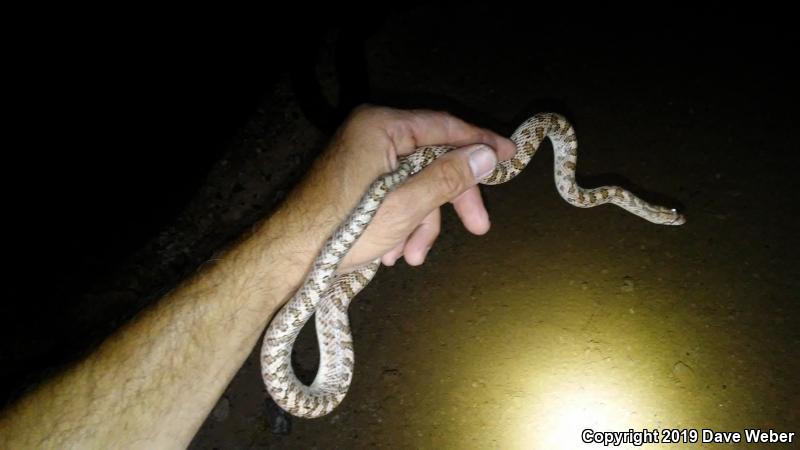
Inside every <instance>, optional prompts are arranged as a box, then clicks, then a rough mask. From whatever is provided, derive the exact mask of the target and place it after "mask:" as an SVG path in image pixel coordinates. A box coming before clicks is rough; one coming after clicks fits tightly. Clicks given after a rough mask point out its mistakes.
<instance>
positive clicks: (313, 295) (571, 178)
mask: <svg viewBox="0 0 800 450" xmlns="http://www.w3.org/2000/svg"><path fill="white" fill-rule="evenodd" d="M545 137H548V138H549V139H550V141H551V142H552V144H553V151H554V155H555V157H554V162H555V168H554V171H555V183H556V188H557V189H558V192H559V193H560V194H561V196H562V197H563V198H564V199H565V200H566V201H567V202H569V203H570V204H572V205H574V206H578V207H581V208H590V207H593V206H597V205H602V204H605V203H612V204H615V205H617V206H619V207H621V208H624V209H625V210H627V211H629V212H631V213H633V214H635V215H637V216H639V217H642V218H644V219H647V220H649V221H650V222H653V223H657V224H663V225H680V224H683V223H684V222H685V220H684V218H683V216H682V215H680V214H678V213H677V212H676V211H675V210H674V209H669V208H665V207H662V206H657V205H653V204H650V203H647V202H645V201H644V200H642V199H640V198H638V197H636V196H635V195H634V194H632V193H630V192H628V191H626V190H624V189H622V188H620V187H617V186H603V187H598V188H594V189H583V188H581V187H580V186H578V185H577V183H576V182H575V164H576V161H577V156H578V152H577V149H578V143H577V139H576V137H575V131H574V130H573V128H572V125H570V124H569V122H567V120H566V119H565V118H564V117H562V116H560V115H558V114H552V113H542V114H537V115H535V116H533V117H531V118H530V119H528V120H526V121H525V122H524V123H523V124H522V125H520V127H519V128H517V130H516V131H515V132H514V134H513V135H512V136H511V140H512V141H513V142H514V143H515V144H516V146H517V153H516V155H515V156H514V158H512V159H511V160H509V161H501V162H500V163H498V165H497V167H496V168H495V170H494V172H492V173H491V174H489V175H488V176H486V177H484V178H483V179H482V180H481V183H482V184H500V183H505V182H506V181H508V180H510V179H512V178H514V177H515V176H516V175H517V174H519V173H520V172H521V171H522V170H523V169H524V168H525V166H526V165H527V164H528V161H530V160H531V158H532V157H533V155H534V153H536V150H537V149H538V148H539V144H540V143H541V142H542V140H543V139H544V138H545ZM452 149H453V147H446V146H430V147H422V148H420V149H418V150H417V151H416V152H414V153H413V154H411V155H408V156H407V157H404V158H401V159H400V165H399V168H398V169H397V170H396V171H394V172H392V173H389V174H387V175H384V176H382V177H380V178H378V179H377V180H376V181H375V182H373V183H372V185H371V186H370V188H369V190H368V191H367V193H366V194H365V195H364V197H363V198H362V199H361V201H360V202H359V203H358V205H357V206H356V208H355V209H354V210H353V211H352V212H351V213H350V216H349V217H348V218H347V219H346V220H345V221H344V222H343V223H342V224H341V225H340V226H339V227H338V228H337V230H336V231H335V232H334V233H333V235H332V236H331V237H330V239H329V240H328V241H327V242H326V243H325V245H324V247H323V249H322V251H321V252H320V254H319V256H317V259H316V260H315V261H314V265H313V266H312V267H313V268H312V270H311V272H310V273H309V274H308V275H307V277H306V280H305V282H304V284H303V286H302V287H301V288H300V290H298V291H297V293H296V294H295V295H294V297H292V299H291V300H289V301H288V302H287V303H286V304H285V305H284V306H283V308H282V309H281V310H280V311H279V312H278V313H277V314H276V315H275V317H274V318H273V319H272V322H271V323H270V325H269V327H268V329H267V332H266V334H265V336H264V343H263V346H262V349H261V368H262V371H261V373H262V376H263V378H264V384H265V385H266V388H267V391H268V392H269V394H270V395H271V396H272V398H273V399H274V400H275V402H276V403H277V404H278V405H279V406H280V407H281V408H283V409H284V410H286V411H287V412H289V413H291V414H293V415H295V416H299V417H306V418H313V417H320V416H324V415H325V414H328V413H329V412H331V411H332V410H333V409H334V408H335V407H336V406H337V405H339V403H340V402H341V401H342V399H344V397H345V395H346V394H347V390H348V388H349V387H350V382H351V380H352V377H353V367H354V361H355V359H354V355H353V341H352V336H351V334H350V326H349V321H348V317H347V307H348V305H349V304H350V301H351V300H352V299H353V297H354V296H355V295H357V294H358V292H359V291H361V289H363V288H364V286H366V285H367V283H369V281H370V280H371V279H372V277H373V276H374V275H375V272H376V271H377V270H378V267H379V265H380V260H375V261H373V262H372V263H371V264H369V265H367V266H365V267H362V268H359V269H356V270H353V271H351V272H349V273H345V274H341V275H336V276H335V274H334V272H335V271H336V268H337V267H338V265H339V262H340V261H341V260H342V258H343V257H344V255H345V254H346V253H347V252H348V250H349V249H350V247H351V246H352V245H353V243H354V242H355V241H356V240H357V239H358V237H359V236H360V235H361V233H362V232H363V231H364V229H365V228H366V227H367V225H368V224H369V222H370V220H371V219H372V217H373V216H374V215H375V212H376V211H377V209H378V207H379V206H380V204H381V202H382V201H383V199H384V198H385V197H386V195H387V194H388V193H389V192H390V191H391V190H392V189H394V188H395V187H397V186H399V185H400V184H402V183H403V182H404V181H405V180H406V179H407V178H408V177H410V176H412V175H414V174H415V173H417V172H419V171H420V170H422V169H423V168H424V167H425V166H427V165H428V164H430V163H431V162H433V161H434V160H435V159H436V158H438V157H439V156H441V155H443V154H445V153H446V152H448V151H449V150H452ZM314 313H316V319H315V320H316V327H317V340H318V342H319V354H320V361H319V369H318V371H317V375H316V378H315V379H314V381H313V383H312V384H311V385H310V386H306V385H304V384H303V383H302V382H300V380H298V379H297V377H296V376H295V374H294V371H293V369H292V364H291V354H292V346H293V345H294V341H295V339H296V337H297V335H298V333H299V332H300V329H301V328H302V327H303V325H304V324H305V323H306V321H308V319H309V318H310V317H311V315H313V314H314Z"/></svg>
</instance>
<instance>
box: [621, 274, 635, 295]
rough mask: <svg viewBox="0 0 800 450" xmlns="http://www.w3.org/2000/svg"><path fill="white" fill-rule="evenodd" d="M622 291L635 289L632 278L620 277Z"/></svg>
mask: <svg viewBox="0 0 800 450" xmlns="http://www.w3.org/2000/svg"><path fill="white" fill-rule="evenodd" d="M621 289H622V292H633V291H634V289H635V286H634V283H633V278H631V277H628V276H626V277H625V278H623V279H622V288H621Z"/></svg>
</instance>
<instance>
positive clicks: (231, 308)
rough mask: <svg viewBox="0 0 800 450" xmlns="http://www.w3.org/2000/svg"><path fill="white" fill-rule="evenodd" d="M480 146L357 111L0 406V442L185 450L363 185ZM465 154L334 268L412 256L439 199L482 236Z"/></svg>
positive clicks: (449, 124) (436, 120)
mask: <svg viewBox="0 0 800 450" xmlns="http://www.w3.org/2000/svg"><path fill="white" fill-rule="evenodd" d="M480 142H482V143H485V144H488V145H490V146H492V147H493V148H495V149H496V150H497V152H498V153H499V155H500V157H501V158H503V159H507V158H509V157H510V156H511V154H512V153H513V144H511V143H510V141H508V140H507V139H504V138H501V137H499V136H497V135H495V134H494V133H491V132H489V131H486V130H481V129H479V128H476V127H473V126H470V125H467V124H465V123H463V122H461V121H460V120H458V119H455V118H453V117H451V116H449V115H445V114H441V113H434V112H428V111H398V110H392V109H387V108H362V109H360V110H359V111H357V112H356V113H354V114H353V115H352V116H351V118H350V119H349V120H348V122H347V124H346V125H344V126H343V127H342V128H341V129H340V130H339V132H337V134H336V136H334V138H333V139H332V141H331V144H330V145H329V148H328V149H327V150H326V151H325V152H324V154H323V155H322V156H321V157H320V158H319V159H318V160H317V161H316V162H315V164H314V166H313V168H312V169H311V171H309V174H308V175H307V177H306V178H305V179H304V180H303V181H302V182H301V183H300V185H299V186H298V187H297V189H295V190H294V191H293V192H292V193H291V195H290V196H289V198H288V199H287V200H286V202H284V204H283V205H282V206H281V207H280V208H279V209H278V210H277V211H276V212H275V213H274V214H273V215H272V216H271V217H270V218H269V219H267V220H265V221H264V222H263V223H261V224H259V225H258V226H256V227H255V228H254V230H253V232H252V233H250V234H249V235H247V236H244V237H242V238H241V239H240V240H239V241H238V242H236V243H234V244H232V245H231V246H229V247H228V249H226V250H225V251H223V252H222V253H221V254H220V255H218V256H217V257H215V258H214V260H213V262H211V263H209V264H206V265H205V266H204V267H203V269H202V270H200V271H198V273H197V274H195V275H194V276H193V277H191V278H190V279H188V280H186V281H185V282H183V283H182V284H180V285H179V286H178V287H176V288H175V289H174V290H173V291H172V292H170V293H169V294H167V295H166V296H164V298H162V299H160V300H159V301H157V302H155V303H154V304H153V305H152V306H151V307H149V308H147V309H145V310H144V311H143V312H142V313H141V314H139V315H138V316H137V317H135V318H134V319H133V320H132V321H131V322H130V323H128V324H127V325H125V326H124V327H123V328H121V329H120V330H118V331H117V332H116V333H114V334H113V335H112V336H110V337H109V338H108V339H107V340H106V341H105V342H103V343H102V344H101V345H100V347H99V348H98V349H97V350H96V351H94V352H93V353H91V354H90V355H89V356H88V357H86V358H85V359H83V360H81V361H79V362H78V363H76V364H75V365H73V366H72V367H71V368H69V369H68V370H66V371H64V372H63V373H61V374H60V375H58V376H56V377H54V378H53V379H51V380H48V381H46V382H45V383H43V384H41V385H40V386H38V387H37V388H36V389H35V390H33V391H32V392H31V393H30V394H28V395H26V396H25V397H23V398H22V399H20V401H18V402H17V403H16V404H14V405H12V407H10V408H8V409H6V410H5V411H3V412H1V413H0V447H2V448H29V447H36V448H69V447H90V448H96V447H97V448H120V447H123V448H128V447H134V448H138V447H143V448H172V447H179V448H180V447H185V446H187V445H188V443H189V442H190V441H191V439H192V437H193V436H194V434H195V432H196V431H197V429H198V428H199V427H200V425H201V424H202V422H203V420H204V419H205V417H206V416H207V415H208V413H209V411H210V410H211V409H212V408H213V406H214V405H215V403H216V402H217V400H218V398H219V397H220V396H221V395H222V393H223V392H224V390H225V388H226V386H227V385H228V384H229V382H230V380H231V378H232V377H233V376H234V375H235V373H236V372H237V371H238V369H239V368H240V367H241V365H242V363H243V362H244V360H245V359H246V358H247V356H248V355H249V354H250V352H251V351H252V348H253V346H254V345H255V344H256V342H257V341H258V339H259V337H260V336H261V333H262V332H263V330H264V327H265V326H266V324H267V322H268V320H269V319H270V317H271V316H272V314H273V313H274V312H275V311H276V310H277V309H278V308H279V307H280V306H281V305H282V304H283V303H284V302H285V301H286V300H287V299H288V298H289V297H290V296H291V295H292V294H293V293H294V291H295V290H296V289H297V288H298V286H299V285H300V283H301V282H302V280H303V277H304V276H305V274H306V272H307V271H308V269H309V267H310V265H311V263H312V261H313V259H314V257H315V256H316V254H317V252H318V251H319V249H320V248H321V247H322V245H323V243H324V241H325V240H326V239H327V237H328V236H329V235H330V234H331V232H332V231H333V229H334V228H335V227H336V226H337V224H338V223H339V222H341V220H342V219H343V218H344V217H345V216H346V215H347V213H348V212H349V210H350V209H351V208H352V207H353V206H354V205H355V203H356V202H357V201H358V199H359V198H360V196H361V194H362V193H363V191H364V190H365V189H366V187H367V186H368V185H369V183H370V182H371V181H372V180H373V179H375V178H376V177H377V176H379V175H380V174H382V173H385V172H388V171H391V170H392V169H393V168H394V167H395V166H396V162H397V157H398V156H400V155H404V154H408V153H410V152H411V151H413V150H414V148H416V147H417V146H421V145H428V144H450V145H455V146H465V145H468V144H473V143H480ZM476 150H477V148H476V147H474V146H468V147H464V148H460V149H458V150H456V151H454V152H452V154H448V155H446V156H445V157H444V158H442V159H441V160H440V161H437V162H436V163H434V164H433V165H432V166H430V167H429V168H426V169H425V171H423V172H422V173H420V174H419V175H418V176H416V177H414V178H412V180H410V181H409V182H408V183H407V184H406V185H404V186H402V187H400V188H399V189H398V190H397V191H396V192H394V193H392V194H391V195H390V196H389V197H388V198H387V200H386V203H385V204H384V205H383V206H382V207H381V209H380V210H379V212H378V214H377V215H376V217H375V219H374V221H373V223H372V224H371V225H370V227H369V228H368V229H367V231H366V232H365V234H364V236H362V238H361V239H360V240H359V242H358V243H357V244H356V246H355V247H354V248H353V249H352V251H351V252H350V254H348V256H347V258H346V259H345V262H344V264H346V265H350V266H354V265H358V264H360V263H362V262H365V261H369V260H372V259H374V258H375V257H379V256H381V257H382V259H383V261H384V263H386V264H389V265H391V264H393V263H394V262H395V260H396V259H397V258H398V257H400V256H401V255H404V256H405V258H406V260H407V261H408V262H409V263H410V264H421V263H422V262H423V261H424V257H425V253H427V248H428V247H429V246H430V245H432V244H433V241H434V240H435V239H436V236H437V235H438V232H439V212H438V207H439V206H440V205H442V204H444V203H446V202H448V201H450V200H452V201H453V203H454V205H455V206H456V210H457V212H458V214H459V216H460V217H461V218H462V221H463V222H464V223H465V225H466V227H467V228H468V229H469V230H470V231H472V232H475V233H483V232H486V231H487V230H488V227H489V222H488V215H487V214H486V211H485V209H484V208H483V206H482V203H481V200H480V194H479V192H478V190H477V187H476V186H475V184H476V182H477V180H476V177H475V176H474V175H473V174H471V173H470V166H469V155H470V154H471V153H475V151H476ZM481 154H482V155H486V153H485V152H482V153H481ZM489 162H493V161H489ZM484 163H486V161H484ZM492 165H493V164H492Z"/></svg>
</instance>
